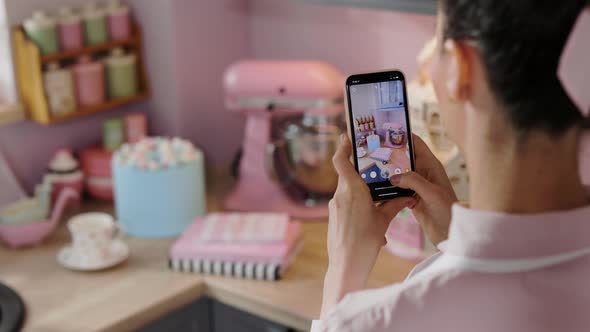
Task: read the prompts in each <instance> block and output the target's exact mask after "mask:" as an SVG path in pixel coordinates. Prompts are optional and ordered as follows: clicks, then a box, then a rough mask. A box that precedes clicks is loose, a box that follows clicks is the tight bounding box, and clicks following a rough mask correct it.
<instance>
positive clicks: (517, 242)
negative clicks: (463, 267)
mask: <svg viewBox="0 0 590 332" xmlns="http://www.w3.org/2000/svg"><path fill="white" fill-rule="evenodd" d="M588 234H590V206H586V207H582V208H578V209H573V210H567V211H556V212H547V213H542V214H508V213H501V212H491V211H478V210H472V209H468V208H465V207H463V206H461V205H459V204H455V205H454V206H453V217H452V222H451V226H450V230H449V239H448V241H447V243H445V252H448V253H451V254H455V255H460V256H467V257H473V258H489V259H509V258H533V257H541V256H550V255H556V254H560V253H563V252H569V251H574V250H579V249H582V248H585V247H590V236H589V235H588Z"/></svg>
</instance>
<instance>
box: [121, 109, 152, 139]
mask: <svg viewBox="0 0 590 332" xmlns="http://www.w3.org/2000/svg"><path fill="white" fill-rule="evenodd" d="M125 132H126V134H127V135H126V136H127V142H128V143H131V144H133V143H137V142H138V141H140V140H141V139H142V138H144V137H147V118H146V116H145V114H143V113H131V114H128V115H127V116H125Z"/></svg>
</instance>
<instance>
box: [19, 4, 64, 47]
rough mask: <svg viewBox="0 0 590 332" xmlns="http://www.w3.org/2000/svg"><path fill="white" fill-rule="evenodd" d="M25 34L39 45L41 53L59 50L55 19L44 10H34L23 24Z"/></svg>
mask: <svg viewBox="0 0 590 332" xmlns="http://www.w3.org/2000/svg"><path fill="white" fill-rule="evenodd" d="M23 26H24V29H25V32H26V34H27V36H28V37H29V38H30V39H31V40H32V41H33V42H34V43H35V44H37V46H39V49H40V50H41V54H43V55H46V54H52V53H57V52H58V51H59V46H58V41H57V29H56V23H55V20H54V19H53V18H51V17H49V16H48V15H46V14H45V13H44V12H41V11H39V12H35V13H34V14H33V17H32V18H30V19H27V20H25V23H24V24H23Z"/></svg>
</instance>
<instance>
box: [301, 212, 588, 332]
mask: <svg viewBox="0 0 590 332" xmlns="http://www.w3.org/2000/svg"><path fill="white" fill-rule="evenodd" d="M439 248H440V249H441V250H442V252H440V253H437V254H435V255H434V256H432V257H430V258H429V259H427V260H426V261H424V262H422V263H421V264H419V265H418V266H417V267H416V268H415V269H414V271H412V273H410V275H409V277H408V278H407V279H406V280H405V281H404V282H403V283H400V284H394V285H391V286H388V287H385V288H381V289H373V290H366V291H360V292H356V293H352V294H348V295H346V296H345V297H344V298H343V299H342V301H340V303H339V304H338V305H336V306H335V307H334V308H332V310H331V311H330V312H329V313H328V314H327V317H326V318H325V319H324V320H322V321H314V322H313V325H312V331H318V332H319V331H338V332H345V331H433V332H444V331H449V332H451V331H452V332H458V331H459V332H460V331H478V332H488V331H489V332H497V331H519V332H528V331H530V332H533V331H534V332H542V331H568V332H569V331H590V206H588V207H584V208H580V209H575V210H570V211H562V212H553V213H545V214H537V215H509V214H502V213H495V212H484V211H475V210H470V209H467V208H464V207H462V206H460V205H454V206H453V221H452V223H451V229H450V232H449V239H448V240H447V241H445V242H443V243H441V245H440V246H439Z"/></svg>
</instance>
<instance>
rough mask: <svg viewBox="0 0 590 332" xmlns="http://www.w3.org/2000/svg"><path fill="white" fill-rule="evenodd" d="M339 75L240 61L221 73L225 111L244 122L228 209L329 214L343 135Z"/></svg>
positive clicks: (304, 65)
mask: <svg viewBox="0 0 590 332" xmlns="http://www.w3.org/2000/svg"><path fill="white" fill-rule="evenodd" d="M343 82H344V77H343V75H342V74H341V73H340V72H339V71H338V70H337V69H336V68H334V67H333V66H331V65H329V64H326V63H322V62H314V61H255V60H252V61H242V62H238V63H236V64H234V65H232V66H230V68H229V69H228V70H227V71H226V73H225V92H226V105H227V108H228V109H230V110H233V111H239V112H243V113H244V114H245V115H246V116H247V118H246V128H245V137H244V143H243V146H242V153H241V159H240V160H239V171H238V172H239V174H238V180H237V183H236V186H235V188H234V190H233V191H232V192H231V193H230V194H229V195H228V196H227V197H226V199H225V207H226V208H227V209H230V210H238V211H272V212H286V213H288V214H289V215H291V216H292V217H296V218H305V219H310V218H320V217H325V216H327V215H328V207H327V201H328V200H329V199H330V198H331V197H332V195H333V193H334V191H335V189H336V185H337V183H338V176H337V174H336V172H335V171H334V168H333V166H332V156H333V154H334V152H335V150H336V148H337V146H338V139H339V135H340V134H341V133H343V132H345V130H346V129H345V128H346V124H345V120H344V103H343V100H344V99H343V94H344V90H343Z"/></svg>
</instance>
